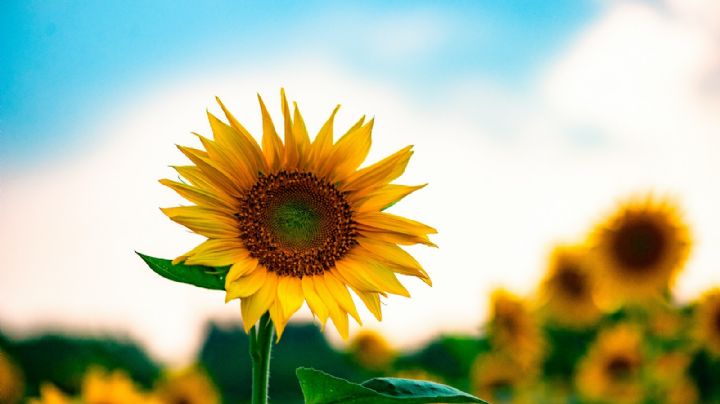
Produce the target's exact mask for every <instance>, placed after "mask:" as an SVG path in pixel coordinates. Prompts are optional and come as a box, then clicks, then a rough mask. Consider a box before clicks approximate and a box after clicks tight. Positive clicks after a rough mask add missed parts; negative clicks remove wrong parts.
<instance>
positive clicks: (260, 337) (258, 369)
mask: <svg viewBox="0 0 720 404" xmlns="http://www.w3.org/2000/svg"><path fill="white" fill-rule="evenodd" d="M274 333H275V328H274V327H273V323H272V321H271V320H270V314H269V313H265V314H264V315H263V316H262V318H260V321H259V322H258V323H257V324H256V325H255V326H254V327H253V328H252V329H251V330H250V358H251V359H252V383H253V384H252V404H267V402H268V385H269V382H270V351H271V350H272V339H273V334H274Z"/></svg>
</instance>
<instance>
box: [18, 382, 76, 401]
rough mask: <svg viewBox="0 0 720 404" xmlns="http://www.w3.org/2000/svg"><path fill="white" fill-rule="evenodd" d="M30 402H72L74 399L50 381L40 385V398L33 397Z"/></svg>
mask: <svg viewBox="0 0 720 404" xmlns="http://www.w3.org/2000/svg"><path fill="white" fill-rule="evenodd" d="M28 403H29V404H70V403H72V400H71V399H70V398H69V397H68V396H66V395H65V394H64V393H63V392H62V391H60V389H58V388H57V387H55V386H53V385H52V384H49V383H43V384H42V385H41V386H40V398H32V399H30V400H29V401H28Z"/></svg>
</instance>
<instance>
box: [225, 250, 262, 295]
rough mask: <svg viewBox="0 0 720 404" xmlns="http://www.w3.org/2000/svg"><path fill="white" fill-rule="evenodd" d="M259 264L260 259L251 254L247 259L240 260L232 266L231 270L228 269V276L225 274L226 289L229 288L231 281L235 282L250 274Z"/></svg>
mask: <svg viewBox="0 0 720 404" xmlns="http://www.w3.org/2000/svg"><path fill="white" fill-rule="evenodd" d="M259 266H260V265H259V262H258V260H256V259H255V258H252V257H250V256H249V255H248V257H247V258H245V259H242V260H238V261H237V262H236V263H234V264H233V265H232V266H231V267H230V271H228V274H227V276H225V289H227V288H228V285H230V283H232V282H235V281H236V280H238V279H240V278H241V277H243V276H248V275H249V274H250V273H252V272H253V271H254V270H255V269H257V268H258V267H259Z"/></svg>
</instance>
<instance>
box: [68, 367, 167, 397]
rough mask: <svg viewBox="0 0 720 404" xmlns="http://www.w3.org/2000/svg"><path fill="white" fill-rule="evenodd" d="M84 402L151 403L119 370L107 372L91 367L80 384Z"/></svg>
mask: <svg viewBox="0 0 720 404" xmlns="http://www.w3.org/2000/svg"><path fill="white" fill-rule="evenodd" d="M81 395H82V402H83V403H84V404H127V403H153V402H154V401H152V400H151V399H150V398H149V397H148V396H146V395H145V394H144V393H143V392H141V391H140V389H139V388H138V386H137V385H136V384H135V383H134V382H133V381H132V380H131V379H130V377H128V375H127V374H126V373H125V372H123V371H120V370H115V371H113V372H107V371H105V370H103V369H100V368H91V369H90V370H89V371H88V372H87V373H86V374H85V376H84V378H83V382H82V386H81Z"/></svg>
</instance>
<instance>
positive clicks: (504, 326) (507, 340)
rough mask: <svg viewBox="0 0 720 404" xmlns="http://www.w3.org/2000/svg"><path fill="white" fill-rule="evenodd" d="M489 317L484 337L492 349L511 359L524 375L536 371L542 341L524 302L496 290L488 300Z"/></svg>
mask: <svg viewBox="0 0 720 404" xmlns="http://www.w3.org/2000/svg"><path fill="white" fill-rule="evenodd" d="M490 317H491V318H490V323H489V329H488V333H489V336H490V341H491V342H492V344H493V346H494V347H495V348H496V349H497V350H499V351H501V352H503V353H504V354H506V355H508V356H509V357H511V358H513V359H514V360H515V361H516V362H517V363H518V364H520V365H521V366H522V368H523V371H524V372H529V371H535V370H537V366H538V365H539V363H540V361H541V359H542V357H543V354H544V350H545V340H544V338H543V335H542V332H541V330H540V325H539V324H538V322H537V320H536V318H535V317H534V316H533V315H532V313H531V312H530V308H529V307H528V305H527V303H526V302H525V300H524V299H521V298H520V297H518V296H515V295H514V294H512V293H510V292H508V291H506V290H503V289H499V290H496V291H495V292H493V294H492V296H491V314H490Z"/></svg>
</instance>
